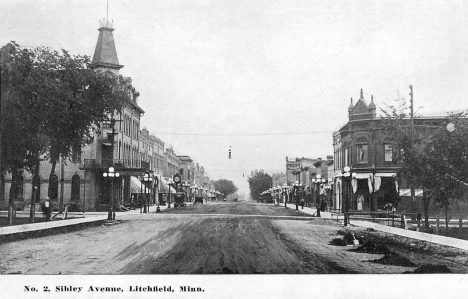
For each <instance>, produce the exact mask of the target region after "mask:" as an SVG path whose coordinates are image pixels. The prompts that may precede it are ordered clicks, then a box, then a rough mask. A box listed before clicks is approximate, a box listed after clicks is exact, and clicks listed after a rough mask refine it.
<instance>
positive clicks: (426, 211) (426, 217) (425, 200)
mask: <svg viewBox="0 0 468 299" xmlns="http://www.w3.org/2000/svg"><path fill="white" fill-rule="evenodd" d="M425 191H426V190H424V191H423V209H424V227H425V228H429V203H430V198H428V197H427V196H426V194H425V193H426V192H425Z"/></svg>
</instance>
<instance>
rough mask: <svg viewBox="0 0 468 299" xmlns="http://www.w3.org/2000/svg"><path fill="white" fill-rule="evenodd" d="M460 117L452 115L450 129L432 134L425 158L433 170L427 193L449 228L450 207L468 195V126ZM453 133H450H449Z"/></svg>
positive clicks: (439, 130)
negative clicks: (428, 160)
mask: <svg viewBox="0 0 468 299" xmlns="http://www.w3.org/2000/svg"><path fill="white" fill-rule="evenodd" d="M461 116H462V115H461V114H452V115H451V116H450V123H451V124H452V125H453V127H451V128H449V129H447V128H446V127H441V128H439V129H438V130H437V132H436V133H435V134H433V136H432V138H431V142H430V144H429V146H428V147H427V148H426V150H425V152H424V154H425V155H426V157H428V158H429V159H430V163H431V165H433V166H432V168H433V169H434V171H433V175H434V180H433V184H432V188H431V189H429V191H430V194H431V196H432V198H433V200H434V202H435V203H436V204H437V205H438V206H440V207H441V208H443V210H444V213H445V225H446V227H447V228H448V221H449V215H448V210H449V206H450V205H452V204H458V201H459V200H465V199H466V196H467V195H466V194H467V193H466V192H467V191H468V188H467V183H466V182H468V175H467V173H466V169H467V168H466V167H467V166H468V125H467V120H466V119H465V118H463V117H461ZM452 129H453V130H452Z"/></svg>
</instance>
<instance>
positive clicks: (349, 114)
mask: <svg viewBox="0 0 468 299" xmlns="http://www.w3.org/2000/svg"><path fill="white" fill-rule="evenodd" d="M353 108H354V104H353V98H351V104H350V105H349V107H348V116H351V115H352V114H353Z"/></svg>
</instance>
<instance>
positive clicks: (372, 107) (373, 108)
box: [369, 95, 377, 119]
mask: <svg viewBox="0 0 468 299" xmlns="http://www.w3.org/2000/svg"><path fill="white" fill-rule="evenodd" d="M376 109H377V106H376V105H375V103H374V95H372V96H371V102H370V104H369V112H370V113H371V114H372V119H376V118H377V113H376Z"/></svg>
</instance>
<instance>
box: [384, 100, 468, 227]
mask: <svg viewBox="0 0 468 299" xmlns="http://www.w3.org/2000/svg"><path fill="white" fill-rule="evenodd" d="M400 101H401V105H400V107H394V106H388V109H387V110H382V112H383V113H384V115H385V116H384V117H383V128H384V130H385V131H386V132H387V133H389V134H390V135H391V136H392V137H393V139H394V142H395V144H394V145H395V148H396V149H397V151H395V152H394V157H393V162H394V163H395V164H396V165H398V166H399V167H400V176H401V177H405V178H406V179H407V180H408V183H409V185H410V186H413V187H414V186H419V187H422V189H423V196H422V204H423V211H424V219H425V227H429V206H430V202H431V200H433V201H434V202H435V203H437V204H438V205H440V206H442V207H444V209H445V212H446V213H445V215H446V217H445V218H446V225H448V214H447V211H448V206H449V205H450V204H452V203H454V202H456V201H457V200H458V199H459V198H461V197H463V196H464V194H465V193H464V192H466V185H465V184H464V183H463V182H466V181H467V177H466V175H465V174H464V173H465V171H464V170H463V168H464V169H466V166H467V162H466V160H467V158H466V157H467V151H466V147H467V146H468V133H467V129H466V125H465V122H464V120H463V121H462V119H460V115H451V116H450V117H448V119H449V118H451V119H452V120H453V121H454V122H456V124H457V125H456V127H457V130H456V132H455V133H450V132H449V131H448V130H447V129H446V127H445V126H439V127H432V128H429V127H428V126H424V125H423V126H418V125H413V123H412V121H411V117H410V113H409V111H408V110H409V109H408V108H407V106H406V103H405V100H404V99H401V100H400Z"/></svg>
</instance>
